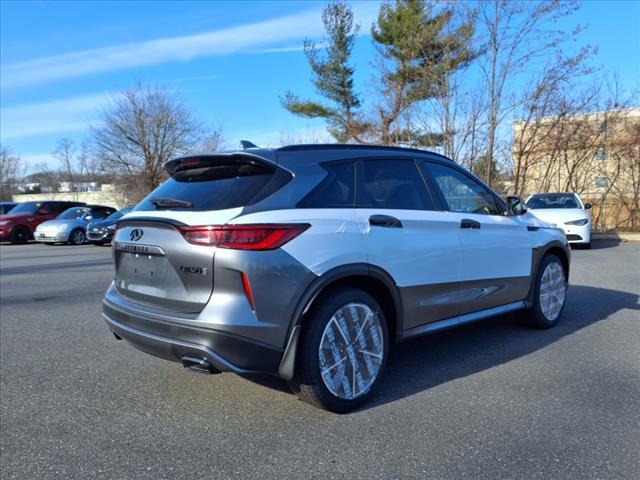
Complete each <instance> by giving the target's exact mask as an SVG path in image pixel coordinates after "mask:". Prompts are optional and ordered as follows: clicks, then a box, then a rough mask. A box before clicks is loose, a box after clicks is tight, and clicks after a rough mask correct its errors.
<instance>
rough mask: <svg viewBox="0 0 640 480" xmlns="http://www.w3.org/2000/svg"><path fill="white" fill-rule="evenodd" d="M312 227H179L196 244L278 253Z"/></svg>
mask: <svg viewBox="0 0 640 480" xmlns="http://www.w3.org/2000/svg"><path fill="white" fill-rule="evenodd" d="M307 228H309V225H308V224H289V225H223V226H220V225H207V226H196V227H179V230H180V233H182V235H183V236H184V238H185V239H186V240H187V242H189V243H193V244H195V245H205V246H215V247H220V248H232V249H236V250H274V249H276V248H280V247H281V246H282V245H284V244H285V243H287V242H288V241H290V240H292V239H294V238H295V237H297V236H298V235H300V234H301V233H302V232H304V231H305V230H306V229H307Z"/></svg>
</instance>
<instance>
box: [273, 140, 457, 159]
mask: <svg viewBox="0 0 640 480" xmlns="http://www.w3.org/2000/svg"><path fill="white" fill-rule="evenodd" d="M336 149H345V150H396V151H399V152H407V153H421V154H425V153H426V154H429V155H435V156H437V157H439V158H442V159H444V160H448V161H450V162H453V160H451V159H450V158H449V157H445V156H444V155H442V154H440V153H436V152H432V151H431V150H421V149H419V148H409V147H395V146H391V145H366V144H351V143H308V144H299V145H286V146H284V147H279V148H276V151H278V152H295V151H303V150H336Z"/></svg>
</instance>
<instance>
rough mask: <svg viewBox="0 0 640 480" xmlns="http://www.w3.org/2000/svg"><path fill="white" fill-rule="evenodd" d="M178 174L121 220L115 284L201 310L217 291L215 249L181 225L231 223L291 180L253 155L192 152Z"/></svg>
mask: <svg viewBox="0 0 640 480" xmlns="http://www.w3.org/2000/svg"><path fill="white" fill-rule="evenodd" d="M166 168H167V170H168V171H169V172H170V174H171V178H170V179H169V180H167V181H166V182H165V183H163V184H162V185H160V186H159V187H158V188H157V189H156V190H154V191H153V192H152V193H151V194H149V195H148V196H147V197H146V198H145V199H144V200H143V201H142V202H140V204H139V205H138V206H136V208H135V209H134V210H133V211H132V212H131V213H129V214H128V215H126V216H125V217H123V219H121V220H120V221H119V222H118V224H117V225H118V228H117V230H116V234H115V241H114V242H113V249H114V259H115V269H116V275H115V285H116V288H117V289H118V291H119V292H120V294H121V295H122V296H124V297H125V298H127V299H129V300H131V301H134V302H137V303H141V304H145V305H149V306H152V307H157V308H162V309H167V310H171V311H176V312H184V313H196V312H200V311H201V310H202V309H203V308H204V306H205V305H206V304H207V301H208V300H209V297H210V296H211V293H212V291H213V285H214V279H213V262H214V257H215V251H216V247H214V246H206V245H195V244H193V243H190V242H188V241H187V240H186V239H185V236H184V235H183V232H182V231H181V228H184V227H188V226H200V225H212V226H214V225H224V224H226V223H228V222H230V221H231V220H232V219H233V218H235V217H237V216H238V215H239V214H240V213H241V212H242V209H243V207H245V206H247V205H251V204H254V203H256V202H258V201H260V200H262V199H264V198H266V197H267V196H269V195H270V194H271V193H273V192H275V191H276V190H278V189H279V188H280V187H282V186H283V185H284V184H285V183H287V182H288V180H289V179H290V178H291V177H290V175H289V174H288V173H286V172H284V171H282V170H280V169H278V167H277V166H276V165H275V162H274V161H270V160H267V159H266V158H262V157H257V156H255V155H252V154H243V153H236V154H223V155H210V156H198V157H186V158H181V159H177V160H172V161H171V162H168V163H167V165H166Z"/></svg>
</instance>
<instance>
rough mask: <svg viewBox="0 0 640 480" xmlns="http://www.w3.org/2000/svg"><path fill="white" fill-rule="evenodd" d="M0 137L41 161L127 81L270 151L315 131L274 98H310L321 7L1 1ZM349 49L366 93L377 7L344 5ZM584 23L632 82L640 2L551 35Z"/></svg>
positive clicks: (639, 51) (606, 66) (600, 9)
mask: <svg viewBox="0 0 640 480" xmlns="http://www.w3.org/2000/svg"><path fill="white" fill-rule="evenodd" d="M0 5H1V6H0V8H1V12H0V13H1V15H0V40H1V42H0V100H1V106H0V107H1V108H0V114H1V124H0V127H1V128H0V136H1V141H2V144H3V145H8V146H10V147H11V148H12V149H13V150H14V152H16V153H18V154H20V155H21V156H22V157H23V158H24V159H25V160H26V161H27V162H28V163H29V164H31V165H33V164H35V163H39V162H51V160H50V155H49V153H50V152H51V150H53V148H54V147H55V143H56V140H57V139H59V138H61V137H63V136H67V137H70V138H73V139H75V140H78V141H80V140H81V139H82V138H83V136H84V134H85V133H86V126H87V124H88V123H89V122H91V121H94V120H95V118H96V116H97V115H98V113H99V110H100V107H101V105H104V103H105V102H106V101H107V100H108V99H109V97H110V95H113V94H114V93H115V92H117V91H119V90H121V89H124V88H127V87H129V86H131V85H132V84H134V83H135V82H137V81H142V82H145V83H162V84H166V85H167V86H168V87H170V88H174V89H176V90H179V91H180V92H181V94H182V95H183V97H184V98H185V99H186V100H187V101H188V102H189V103H190V104H191V105H192V106H193V108H194V110H195V112H196V114H197V115H198V116H199V117H200V118H202V119H203V120H204V121H205V122H207V123H209V124H211V125H215V124H222V125H223V128H224V136H225V138H226V139H227V140H228V142H229V143H230V144H235V143H236V142H237V141H238V140H239V139H241V138H246V139H249V140H252V141H254V142H256V143H259V144H263V145H274V144H278V143H279V142H280V139H281V138H282V137H283V136H287V135H291V136H310V135H312V134H315V135H316V136H317V135H320V136H322V135H323V131H324V126H323V123H322V122H313V121H309V120H305V119H300V118H297V117H294V116H292V115H290V114H289V113H288V112H286V111H285V110H283V109H282V107H281V106H280V102H279V99H278V97H279V95H282V94H283V93H284V92H285V91H286V90H289V89H290V90H292V91H294V92H295V93H297V94H300V95H301V96H313V93H314V92H313V89H312V87H311V85H310V84H309V74H310V72H309V68H308V65H307V63H306V60H305V57H304V54H303V52H302V51H301V50H302V49H301V46H302V41H303V40H304V38H305V37H310V38H312V39H319V38H320V36H321V34H322V24H321V17H320V12H321V10H322V6H323V3H322V2H294V1H286V2H267V1H261V2H169V1H162V2H150V1H143V2H124V1H120V2H79V1H77V2H76V1H74V2H60V1H57V2H53V1H37V2H26V1H19V2H17V1H2V2H1V4H0ZM353 7H354V9H355V12H356V20H357V21H358V22H359V23H361V24H362V25H363V29H362V30H363V35H361V37H360V39H359V42H358V44H357V46H356V49H355V54H354V62H355V64H356V65H357V66H358V67H360V68H359V70H358V72H359V73H358V76H357V82H358V85H359V87H361V88H362V89H363V90H365V91H366V88H367V79H368V75H369V72H370V68H369V65H370V63H371V61H372V60H373V57H374V52H373V47H372V46H371V43H370V37H369V35H368V31H369V26H370V25H371V23H372V22H373V21H374V19H375V16H376V13H377V9H378V4H377V2H364V1H359V2H353ZM578 23H580V24H583V25H586V27H587V29H586V31H585V32H584V34H583V35H582V37H581V39H582V41H583V42H584V43H589V44H592V45H597V46H599V54H598V56H597V58H596V59H595V60H594V64H595V65H596V66H597V67H598V69H600V70H606V71H611V72H616V73H617V74H619V75H620V78H621V80H622V82H623V84H624V85H626V86H627V87H631V86H634V85H639V84H640V33H639V32H640V1H631V0H629V1H586V2H583V4H582V8H581V10H580V11H579V12H578V13H577V14H576V15H575V16H574V17H572V18H571V19H567V20H565V21H563V24H562V25H561V28H564V29H572V28H573V27H574V26H575V25H576V24H578Z"/></svg>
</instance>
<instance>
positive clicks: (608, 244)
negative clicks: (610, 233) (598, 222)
mask: <svg viewBox="0 0 640 480" xmlns="http://www.w3.org/2000/svg"><path fill="white" fill-rule="evenodd" d="M621 243H622V242H621V241H620V240H593V241H592V242H591V250H602V249H605V248H615V247H617V246H619V245H620V244H621Z"/></svg>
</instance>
